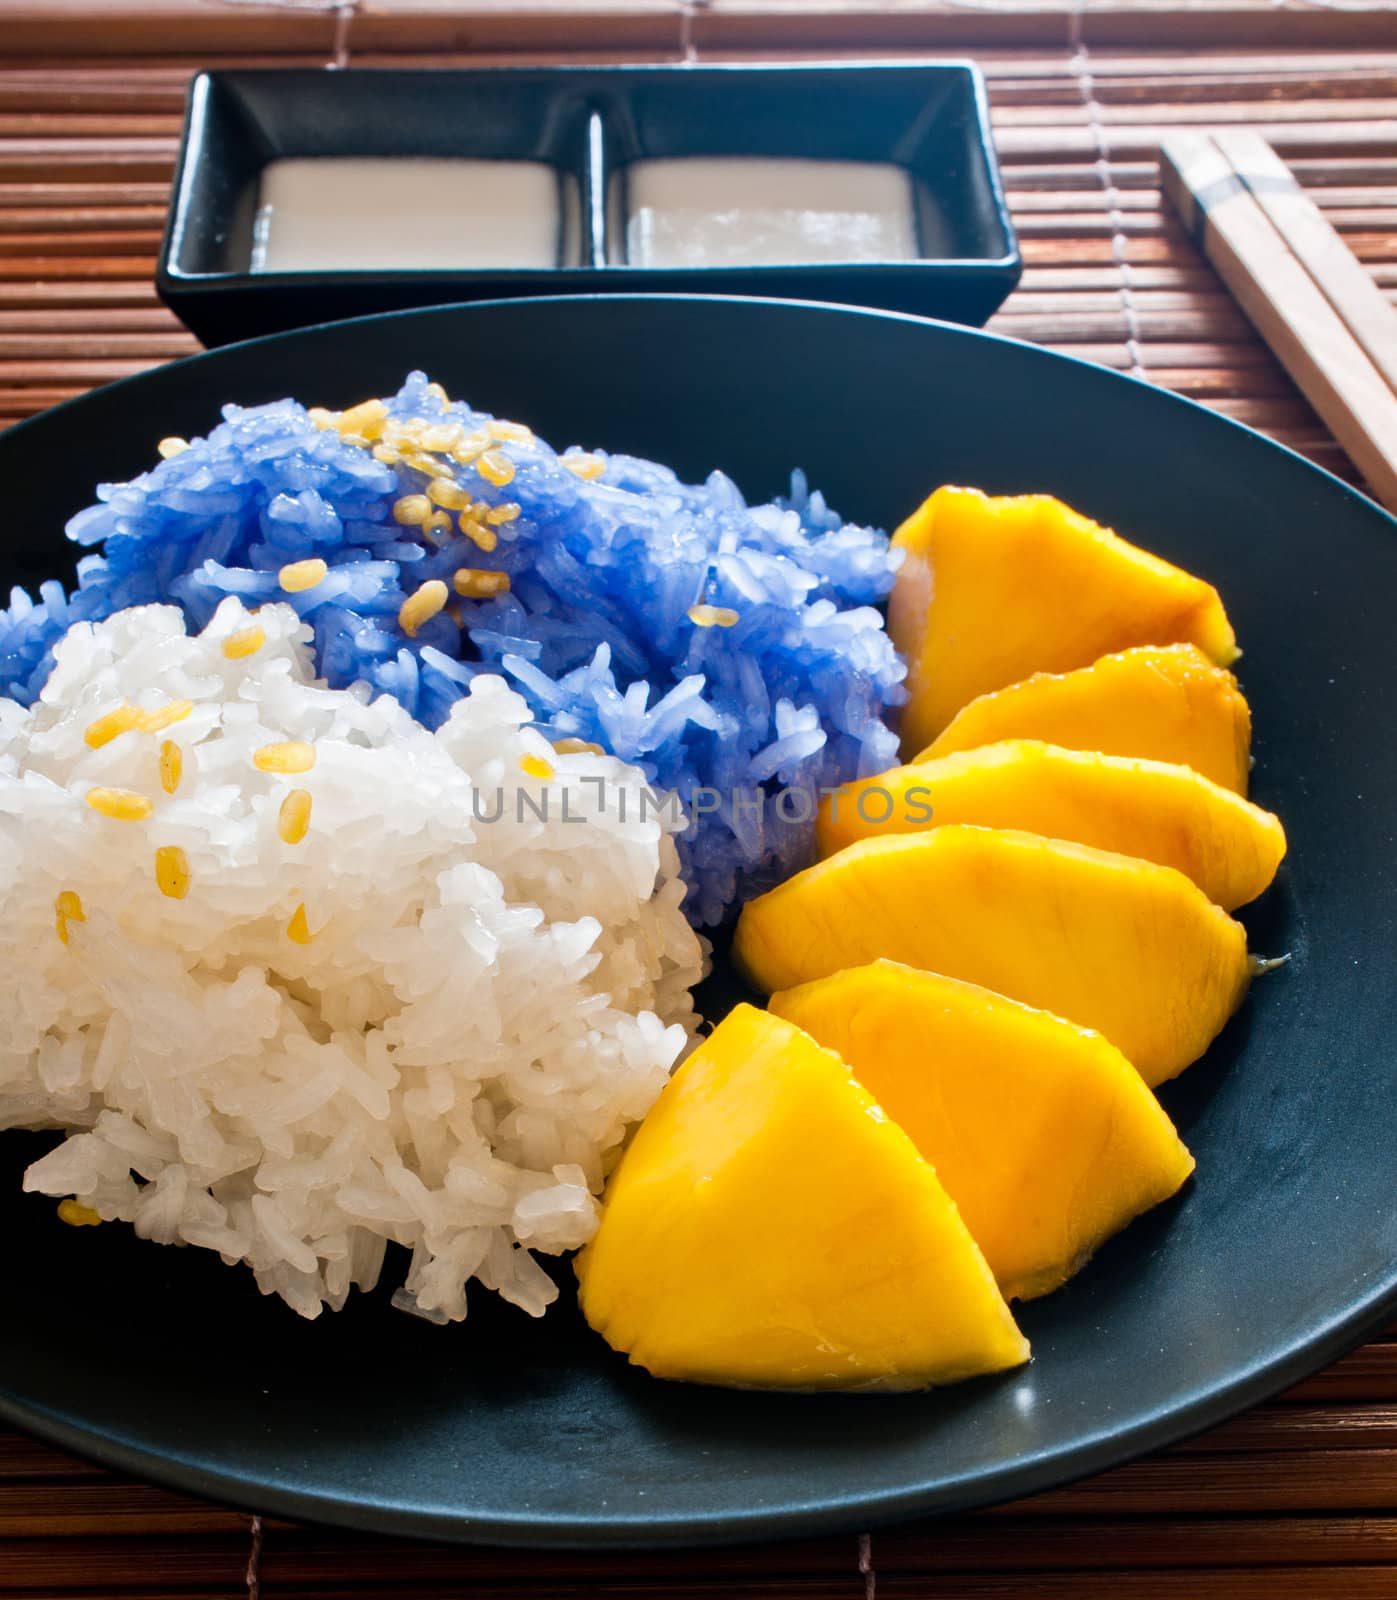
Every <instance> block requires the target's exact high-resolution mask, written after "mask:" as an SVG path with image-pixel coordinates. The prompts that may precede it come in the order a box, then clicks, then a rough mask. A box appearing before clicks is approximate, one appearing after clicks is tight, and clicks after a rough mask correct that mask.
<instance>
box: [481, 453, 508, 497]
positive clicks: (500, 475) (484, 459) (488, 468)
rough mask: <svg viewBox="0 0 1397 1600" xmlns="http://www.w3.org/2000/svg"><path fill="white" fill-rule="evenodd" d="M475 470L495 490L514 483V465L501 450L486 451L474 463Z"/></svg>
mask: <svg viewBox="0 0 1397 1600" xmlns="http://www.w3.org/2000/svg"><path fill="white" fill-rule="evenodd" d="M475 470H476V471H477V472H478V473H479V474H480V476H481V477H482V478H484V479H485V481H486V483H493V484H494V486H495V487H496V488H497V489H503V488H504V486H505V484H507V483H512V482H513V481H514V463H513V462H512V461H511V460H510V459H509V457H508V456H507V455H506V454H505V453H504V451H503V450H487V451H486V452H485V454H484V455H483V456H481V458H480V460H479V461H477V462H476V464H475Z"/></svg>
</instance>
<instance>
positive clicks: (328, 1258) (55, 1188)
mask: <svg viewBox="0 0 1397 1600" xmlns="http://www.w3.org/2000/svg"><path fill="white" fill-rule="evenodd" d="M248 628H260V629H261V630H262V631H263V633H264V634H265V642H263V643H261V645H260V647H258V648H257V649H256V650H255V651H254V652H253V653H252V654H250V655H248V656H246V657H243V658H238V659H229V656H228V654H227V653H226V652H225V651H224V649H223V644H224V641H225V640H227V639H228V638H229V636H230V635H232V634H235V633H240V631H241V630H244V629H248ZM309 636H310V630H309V628H307V627H305V626H304V625H303V624H302V623H301V622H300V621H299V620H298V619H297V617H296V615H295V613H294V612H293V611H292V610H291V609H290V608H289V607H287V606H283V605H269V606H264V607H263V608H262V609H261V610H260V611H259V612H258V613H257V615H256V616H255V618H254V617H252V616H250V615H249V614H248V613H247V612H246V611H244V610H243V608H242V607H241V605H240V604H239V603H238V602H237V601H236V600H231V599H230V600H227V601H225V602H224V603H223V604H222V605H221V606H220V607H219V610H218V612H217V615H216V616H215V617H214V619H213V621H212V623H211V624H210V625H209V627H208V629H207V630H206V631H205V632H204V633H203V634H202V635H199V636H196V637H188V636H186V634H185V631H184V624H183V621H182V619H181V615H180V612H179V611H178V609H177V608H175V607H173V606H147V607H141V608H137V609H133V610H129V611H124V612H121V613H119V614H118V615H116V616H114V617H112V618H111V619H110V620H109V621H107V622H104V623H101V624H100V625H98V626H96V627H93V626H90V625H88V624H78V625H76V626H74V627H73V628H72V629H71V630H70V631H69V632H68V634H67V636H66V637H65V638H64V639H63V641H62V642H61V644H60V645H59V647H58V652H57V665H56V668H55V670H54V672H53V674H52V676H51V677H50V679H49V681H48V684H47V687H46V688H45V690H44V692H43V695H42V698H41V699H40V700H39V701H38V702H37V703H36V704H35V706H34V707H33V709H32V710H25V709H24V708H23V707H21V706H20V705H18V704H17V703H15V702H14V701H9V700H0V894H3V897H4V904H3V912H2V913H0V1127H17V1126H22V1127H31V1128H61V1129H65V1130H67V1137H66V1138H65V1139H64V1140H63V1141H62V1143H60V1144H59V1145H57V1146H56V1148H54V1149H53V1150H52V1151H51V1152H50V1153H49V1154H47V1155H45V1156H44V1157H43V1158H42V1159H41V1160H38V1161H36V1162H35V1163H34V1164H33V1165H32V1166H31V1167H30V1168H29V1170H28V1172H27V1174H26V1176H25V1187H26V1188H27V1189H30V1190H34V1191H38V1192H40V1193H42V1194H46V1195H53V1196H56V1197H60V1198H61V1197H74V1198H76V1200H78V1201H79V1202H81V1204H82V1206H84V1207H86V1208H89V1209H90V1210H91V1211H93V1212H95V1213H97V1214H98V1215H100V1216H101V1217H102V1218H103V1219H104V1220H105V1221H111V1220H114V1219H120V1220H121V1221H124V1222H129V1223H131V1224H132V1225H133V1226H134V1227H135V1229H136V1231H137V1233H138V1234H140V1235H141V1236H142V1237H145V1238H149V1239H153V1240H157V1241H159V1242H161V1243H165V1244H176V1243H184V1244H190V1245H198V1246H201V1247H203V1248H204V1249H208V1250H216V1251H217V1252H219V1254H220V1255H221V1256H222V1257H223V1259H224V1261H226V1262H228V1263H230V1264H231V1263H234V1262H238V1261H245V1262H246V1263H247V1264H248V1265H249V1266H250V1267H251V1268H252V1270H253V1271H254V1273H255V1274H256V1277H257V1282H258V1284H259V1285H260V1286H261V1288H262V1290H263V1291H264V1292H265V1293H269V1294H279V1295H281V1296H282V1298H283V1299H285V1300H286V1301H287V1303H288V1304H290V1305H291V1306H292V1307H294V1309H295V1310H296V1311H298V1312H300V1313H301V1314H302V1315H303V1316H307V1317H313V1316H316V1315H318V1313H319V1312H320V1310H321V1309H322V1307H324V1306H327V1305H328V1306H331V1307H334V1308H338V1307H340V1306H341V1305H343V1304H344V1301H345V1299H346V1297H347V1296H348V1294H349V1291H350V1288H351V1286H353V1285H356V1284H357V1285H358V1286H359V1287H361V1288H369V1287H371V1286H372V1285H373V1284H374V1283H375V1282H376V1281H377V1279H378V1277H379V1273H380V1269H381V1267H382V1264H383V1260H384V1253H385V1246H386V1245H387V1243H388V1242H389V1241H396V1242H397V1243H399V1244H402V1245H405V1246H407V1247H408V1248H409V1249H410V1250H411V1252H412V1254H411V1261H410V1263H409V1264H408V1266H407V1272H406V1281H405V1284H404V1287H403V1288H401V1289H399V1290H398V1292H397V1294H396V1296H395V1299H396V1301H397V1303H399V1304H400V1305H403V1306H405V1307H406V1308H407V1309H410V1310H415V1311H418V1312H420V1313H421V1314H423V1315H425V1316H428V1317H431V1318H433V1319H436V1320H441V1321H449V1320H451V1321H454V1320H457V1319H459V1318H461V1317H463V1316H464V1315H465V1313H466V1298H465V1286H466V1284H467V1282H468V1280H470V1279H472V1278H475V1279H478V1280H479V1281H480V1282H481V1283H482V1284H484V1285H486V1286H487V1287H489V1288H491V1289H495V1290H498V1292H499V1293H500V1294H501V1295H503V1296H504V1297H505V1298H506V1299H507V1300H510V1301H512V1302H513V1303H514V1304H516V1305H518V1306H521V1307H523V1308H524V1309H525V1310H526V1311H528V1312H531V1313H533V1314H539V1313H541V1312H542V1311H543V1309H544V1307H545V1306H546V1305H547V1304H548V1303H549V1301H550V1300H552V1299H553V1298H554V1297H555V1294H556V1291H555V1288H554V1286H553V1284H552V1282H551V1280H550V1279H549V1277H548V1276H547V1274H546V1273H545V1272H544V1271H543V1269H542V1268H541V1267H540V1266H539V1264H538V1263H537V1261H535V1260H534V1258H533V1256H532V1254H531V1253H530V1252H531V1251H543V1252H550V1253H552V1252H558V1251H563V1250H567V1249H570V1248H572V1247H575V1246H578V1245H581V1244H583V1243H585V1242H586V1241H587V1239H588V1238H589V1237H590V1236H591V1233H592V1231H593V1229H594V1227H595V1225H596V1216H597V1207H596V1198H595V1197H596V1196H597V1194H598V1193H599V1192H600V1189H601V1186H602V1182H603V1179H604V1176H605V1174H606V1172H607V1170H608V1168H609V1166H610V1165H611V1164H612V1163H613V1162H614V1160H615V1157H616V1154H617V1152H618V1150H619V1147H620V1145H621V1142H622V1140H623V1139H624V1137H625V1134H626V1131H627V1128H628V1126H629V1125H630V1124H632V1123H633V1122H635V1121H636V1120H637V1119H639V1118H640V1117H641V1116H643V1115H644V1113H645V1112H646V1110H647V1109H648V1108H649V1106H650V1105H651V1103H652V1102H653V1100H654V1098H655V1096H656V1095H657V1094H658V1092H659V1090H660V1089H661V1087H662V1086H663V1084H664V1082H665V1079H666V1077H667V1075H668V1072H669V1070H670V1069H671V1068H672V1066H673V1065H674V1063H675V1061H676V1060H677V1058H678V1057H679V1055H680V1052H681V1051H682V1050H683V1048H684V1046H685V1043H686V1040H687V1039H688V1038H689V1037H690V1036H691V1034H692V1030H693V1025H694V1021H695V1019H694V1015H693V1012H692V1008H691V1004H690V999H689V988H690V986H691V985H692V984H693V983H694V982H695V981H696V980H697V979H698V978H699V976H700V975H701V968H702V964H703V953H702V950H701V947H700V943H699V940H698V939H697V937H696V936H695V935H694V934H693V932H692V931H691V930H690V928H689V926H688V924H687V922H686V921H685V919H684V916H683V915H682V913H681V911H680V903H681V901H682V899H683V895H684V886H683V883H682V882H681V880H680V878H679V876H678V858H677V853H676V849H675V845H674V841H673V839H672V837H670V833H669V831H668V830H670V829H672V828H673V827H674V826H677V819H674V818H672V817H669V816H666V815H664V814H660V815H658V816H657V814H656V810H655V808H654V806H653V804H652V805H650V806H648V807H643V806H642V805H641V803H640V802H641V791H642V789H643V787H644V780H643V778H642V777H641V775H640V774H639V773H638V772H637V771H636V769H635V768H633V767H630V766H628V765H626V764H625V763H623V762H621V761H618V760H616V759H615V758H613V757H610V756H602V755H597V754H593V753H590V752H588V751H585V750H584V751H579V752H577V753H571V754H559V753H557V752H555V750H554V748H553V747H552V746H551V745H550V744H549V743H548V741H547V740H545V739H544V738H543V737H542V736H541V735H540V734H539V733H538V732H536V731H535V730H534V729H532V728H531V727H530V726H529V725H528V717H529V713H528V709H527V707H526V705H525V703H524V701H523V700H522V699H521V698H520V697H519V696H518V695H516V694H514V693H513V692H512V691H511V690H510V689H509V688H508V687H507V686H506V685H505V683H504V682H503V681H502V680H501V679H499V678H496V677H481V678H477V679H476V680H475V682H474V683H473V685H472V688H471V692H470V693H469V695H468V696H466V697H465V698H464V699H462V700H460V701H459V702H458V703H457V704H456V706H455V707H454V709H453V712H452V714H451V717H450V719H449V720H448V721H447V722H446V723H445V724H444V725H443V726H442V727H441V728H440V729H439V730H438V731H437V732H435V733H432V732H429V731H427V730H426V729H425V728H423V727H422V726H421V725H420V724H419V723H417V722H415V721H414V720H413V719H412V718H411V717H410V716H409V715H408V714H407V713H406V712H405V711H404V710H402V708H401V707H400V706H399V705H398V704H397V703H396V702H395V701H394V700H393V699H391V698H389V697H386V696H384V697H381V698H379V699H377V700H375V701H374V702H373V703H372V704H368V703H366V701H367V698H368V694H367V690H364V691H362V692H359V691H356V690H348V691H337V690H330V689H327V688H325V687H324V686H323V685H321V684H318V683H317V682H316V681H315V680H314V678H313V676H312V668H311V665H310V659H311V658H310V653H309V650H308V648H307V644H306V641H307V640H308V639H309ZM180 700H188V701H191V702H193V708H192V710H191V711H190V712H189V713H188V714H187V715H186V716H184V717H183V719H182V720H179V721H177V722H175V723H173V724H171V725H170V726H169V727H168V728H165V729H164V730H161V731H156V732H152V731H148V730H146V729H144V728H141V727H136V728H132V729H129V730H128V731H126V732H123V733H121V734H119V735H118V736H117V737H114V738H111V739H110V740H109V741H108V742H105V743H100V744H99V745H98V747H97V748H93V747H92V741H91V740H90V739H89V738H87V737H85V733H86V732H87V730H88V729H89V728H90V727H91V725H92V724H93V723H94V721H96V719H98V718H101V717H103V716H105V715H106V714H107V713H110V712H114V711H116V712H119V711H120V709H121V708H122V707H123V706H124V705H131V706H135V707H138V708H142V709H144V710H147V711H158V710H159V708H161V707H163V706H166V705H167V704H168V703H169V702H171V701H180ZM166 740H170V741H174V742H175V743H176V744H177V745H178V746H179V752H180V757H181V758H182V760H181V765H182V772H181V775H180V778H179V782H178V784H177V786H176V788H175V790H174V792H173V793H167V792H166V788H165V785H164V784H163V783H162V779H161V768H160V750H161V745H162V742H163V741H166ZM292 740H295V741H303V742H304V743H306V744H308V745H310V746H312V747H313V749H314V751H315V764H314V766H313V768H312V769H311V770H310V771H307V772H304V773H299V774H286V773H280V772H264V771H262V770H259V768H258V766H257V765H256V764H255V763H254V753H255V752H257V751H258V750H259V749H261V748H262V747H264V746H268V745H272V744H277V743H280V742H283V741H292ZM529 758H532V759H529ZM521 762H522V763H523V764H522V765H521ZM545 763H546V765H544V764H545ZM550 771H551V773H552V775H551V776H550V775H549V773H550ZM169 775H170V773H169V767H168V764H167V768H166V777H167V779H168V777H169ZM94 787H98V788H110V789H115V790H124V791H133V792H134V793H135V794H137V795H142V796H146V797H147V798H148V799H149V800H151V801H152V802H153V804H154V808H153V811H152V812H151V814H150V816H149V817H147V818H145V819H143V820H125V819H121V818H118V817H114V816H110V815H105V814H102V813H101V812H99V811H98V810H96V809H94V808H93V806H92V805H91V804H90V803H89V801H88V798H87V796H88V792H89V791H90V790H92V789H93V788H94ZM292 788H300V789H304V790H306V791H307V792H308V793H309V795H310V796H311V802H312V810H311V817H310V824H309V829H308V831H307V832H306V834H305V837H304V839H303V840H301V841H300V842H299V843H295V844H288V843H286V842H285V841H284V839H283V837H282V835H281V831H280V830H279V826H278V818H279V815H280V812H281V806H282V803H283V800H284V799H285V797H286V794H287V792H288V790H290V789H292ZM521 791H522V792H523V795H524V799H525V803H523V804H521V803H520V799H519V797H520V792H521ZM564 793H565V794H566V805H567V810H566V813H565V814H564V813H563V812H562V809H561V808H562V803H563V798H564ZM623 795H624V799H625V800H626V802H627V804H626V806H625V809H624V815H623V810H622V805H621V803H620V802H621V800H622V797H623ZM497 802H498V805H497ZM530 802H531V803H530ZM541 803H546V805H547V808H548V817H547V820H546V821H545V820H541V819H540V817H539V816H538V815H537V811H538V809H539V806H540V804H541ZM497 810H498V813H499V814H498V817H497V819H496V820H489V819H490V818H491V817H492V816H493V814H494V813H495V812H496V811H497ZM162 848H163V849H170V848H177V849H181V850H183V851H184V853H185V858H186V860H187V864H188V874H189V882H188V891H187V893H186V894H185V895H184V897H183V898H171V897H169V896H168V895H167V894H166V893H164V892H162V889H161V887H160V885H159V884H158V883H157V878H156V871H155V859H156V851H157V850H158V849H162ZM68 894H75V895H76V896H77V897H78V899H79V900H80V902H81V914H82V917H83V918H85V920H78V919H77V917H76V916H74V915H69V916H67V917H63V916H61V915H56V913H55V906H56V905H60V906H61V905H63V904H66V905H67V906H68V907H69V908H70V910H71V908H72V906H73V905H74V902H73V901H72V900H65V901H62V902H60V901H59V897H60V896H61V895H68ZM302 906H303V907H304V924H303V926H298V924H297V921H296V918H297V915H298V909H299V908H300V907H302ZM288 930H291V931H288ZM297 931H300V932H301V933H302V934H303V935H304V934H305V933H308V934H309V935H310V938H309V942H308V943H302V942H298V939H297V938H296V937H294V936H293V934H294V933H296V932H297ZM60 933H66V942H65V941H64V939H63V938H62V937H60ZM404 1260H406V1258H404Z"/></svg>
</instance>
